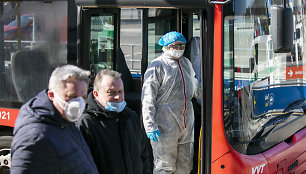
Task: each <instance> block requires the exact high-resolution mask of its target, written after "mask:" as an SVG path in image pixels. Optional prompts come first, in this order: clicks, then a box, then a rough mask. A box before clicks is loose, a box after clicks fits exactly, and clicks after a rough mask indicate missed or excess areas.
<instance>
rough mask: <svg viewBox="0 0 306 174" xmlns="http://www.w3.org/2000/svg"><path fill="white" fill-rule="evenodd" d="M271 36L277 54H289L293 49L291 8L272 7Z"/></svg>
mask: <svg viewBox="0 0 306 174" xmlns="http://www.w3.org/2000/svg"><path fill="white" fill-rule="evenodd" d="M271 34H272V42H273V50H274V52H275V53H289V52H291V51H292V48H293V13H292V9H291V8H284V7H282V6H276V5H273V6H271Z"/></svg>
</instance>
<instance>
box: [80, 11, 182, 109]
mask: <svg viewBox="0 0 306 174" xmlns="http://www.w3.org/2000/svg"><path fill="white" fill-rule="evenodd" d="M79 14H80V15H79V21H80V26H81V27H80V28H79V29H80V31H81V33H82V35H81V37H80V38H79V39H80V43H81V44H80V45H79V47H78V48H79V51H78V52H79V53H80V54H79V55H80V57H79V58H78V60H80V62H79V65H80V66H83V67H84V68H85V69H89V70H90V71H91V84H90V88H92V84H93V81H94V78H95V75H96V74H97V73H98V72H99V71H100V70H102V69H113V70H116V71H118V72H120V73H121V75H122V80H123V83H124V88H125V100H126V101H127V105H128V106H129V107H130V108H132V109H133V110H135V111H136V112H137V113H138V114H140V105H141V104H140V96H141V72H142V69H143V72H144V71H145V69H146V67H147V65H148V64H149V63H150V62H151V61H152V60H153V59H155V58H156V57H158V55H159V54H160V53H161V50H162V49H161V46H159V45H158V44H157V43H158V40H159V39H160V38H161V37H162V35H164V34H165V33H167V32H169V31H175V30H177V26H178V25H177V22H178V21H177V15H178V10H174V9H156V8H150V9H137V8H102V7H99V6H96V7H94V8H86V7H81V8H80V11H79ZM143 64H145V66H142V65H143Z"/></svg>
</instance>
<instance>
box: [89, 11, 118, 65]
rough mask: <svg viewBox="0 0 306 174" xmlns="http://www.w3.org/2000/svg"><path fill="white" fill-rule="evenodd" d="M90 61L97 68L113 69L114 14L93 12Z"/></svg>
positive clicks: (91, 18)
mask: <svg viewBox="0 0 306 174" xmlns="http://www.w3.org/2000/svg"><path fill="white" fill-rule="evenodd" d="M90 21H91V23H90V35H89V36H90V39H89V42H90V43H89V45H90V50H89V63H90V65H94V66H95V70H96V71H99V70H101V69H112V68H113V57H114V15H110V14H99V15H97V14H92V16H91V17H90Z"/></svg>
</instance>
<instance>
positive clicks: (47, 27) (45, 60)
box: [0, 1, 68, 107]
mask: <svg viewBox="0 0 306 174" xmlns="http://www.w3.org/2000/svg"><path fill="white" fill-rule="evenodd" d="M67 6H68V5H67V2H64V1H56V2H53V3H44V2H39V1H24V2H15V1H12V2H4V3H3V9H4V10H3V13H1V14H0V27H1V30H0V31H3V33H2V32H1V36H0V37H1V42H0V49H1V51H0V53H3V54H4V55H5V56H3V57H1V59H0V62H1V63H0V66H1V67H0V71H1V72H0V76H1V85H0V91H1V92H0V93H1V96H0V102H3V103H5V105H8V106H11V107H12V106H14V107H16V106H19V105H21V104H22V103H23V102H25V101H27V100H29V99H30V98H31V97H33V96H34V95H36V94H37V93H38V92H39V91H41V90H43V89H46V88H47V87H48V78H49V76H50V74H51V72H52V69H53V68H54V67H56V66H57V65H60V64H65V63H67V32H66V31H67V10H66V9H67ZM46 14H48V15H46ZM2 39H3V40H2ZM54 50H57V51H54ZM4 101H5V102H4Z"/></svg>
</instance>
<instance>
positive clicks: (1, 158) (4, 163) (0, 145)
mask: <svg viewBox="0 0 306 174" xmlns="http://www.w3.org/2000/svg"><path fill="white" fill-rule="evenodd" d="M12 140H13V137H12V136H0V173H1V174H9V173H10V168H11V148H10V146H11V142H12Z"/></svg>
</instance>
